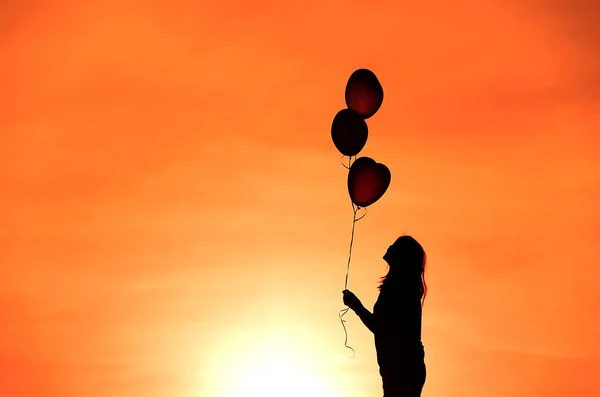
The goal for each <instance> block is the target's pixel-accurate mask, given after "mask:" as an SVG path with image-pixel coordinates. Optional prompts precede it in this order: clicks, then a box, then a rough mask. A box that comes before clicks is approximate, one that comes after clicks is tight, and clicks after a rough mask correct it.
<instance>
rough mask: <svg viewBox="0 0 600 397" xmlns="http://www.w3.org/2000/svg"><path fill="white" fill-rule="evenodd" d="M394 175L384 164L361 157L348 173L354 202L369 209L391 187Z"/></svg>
mask: <svg viewBox="0 0 600 397" xmlns="http://www.w3.org/2000/svg"><path fill="white" fill-rule="evenodd" d="M391 180H392V174H391V173H390V170H389V168H388V167H386V166H385V165H384V164H381V163H376V162H375V160H373V159H372V158H370V157H360V158H358V159H356V161H354V163H352V166H350V171H349V172H348V193H350V198H351V199H352V202H353V203H354V204H356V205H357V206H359V207H367V206H369V205H371V204H373V203H374V202H376V201H377V200H379V199H380V198H381V197H382V196H383V195H384V193H385V192H386V190H387V188H388V187H389V186H390V181H391Z"/></svg>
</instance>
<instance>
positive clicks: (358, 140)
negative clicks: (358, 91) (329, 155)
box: [331, 109, 369, 156]
mask: <svg viewBox="0 0 600 397" xmlns="http://www.w3.org/2000/svg"><path fill="white" fill-rule="evenodd" d="M368 137H369V128H368V127H367V123H366V122H365V120H364V119H363V118H362V117H361V116H360V115H359V114H358V113H356V112H355V111H354V110H352V109H342V110H340V111H339V112H338V113H337V114H336V115H335V117H334V118H333V122H332V123H331V139H332V140H333V144H334V145H335V147H336V148H337V149H338V150H339V151H340V153H342V154H343V155H344V156H356V155H357V154H358V153H359V152H360V151H361V150H362V148H363V147H365V144H366V143H367V138H368Z"/></svg>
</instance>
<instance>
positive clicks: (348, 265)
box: [339, 202, 367, 358]
mask: <svg viewBox="0 0 600 397" xmlns="http://www.w3.org/2000/svg"><path fill="white" fill-rule="evenodd" d="M360 209H361V207H359V206H355V205H354V202H352V212H353V218H352V234H351V237H350V249H349V252H348V264H347V265H346V280H345V282H344V290H347V289H348V275H349V273H350V261H351V260H352V246H353V244H354V230H355V226H356V222H358V221H360V220H361V219H362V218H364V217H365V216H366V215H367V209H366V208H364V210H365V213H364V214H363V215H362V216H361V217H360V218H357V217H356V214H357V213H358V211H359V210H360ZM348 310H350V308H349V307H346V308H344V309H342V310H340V313H339V318H340V322H341V323H342V327H343V328H344V335H345V339H344V347H346V348H348V349H350V350H352V357H351V358H354V356H355V355H356V352H355V351H354V349H353V348H352V347H351V346H349V345H348V330H347V329H346V325H345V324H344V323H345V322H346V320H344V319H343V317H344V315H345V314H346V313H348Z"/></svg>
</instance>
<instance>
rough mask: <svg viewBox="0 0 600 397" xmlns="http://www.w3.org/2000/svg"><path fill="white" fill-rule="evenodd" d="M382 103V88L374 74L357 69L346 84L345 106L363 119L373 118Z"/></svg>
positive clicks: (366, 70)
mask: <svg viewBox="0 0 600 397" xmlns="http://www.w3.org/2000/svg"><path fill="white" fill-rule="evenodd" d="M382 103H383V87H382V86H381V84H380V83H379V80H378V79H377V76H375V73H373V72H371V71H370V70H369V69H358V70H356V71H354V73H352V74H351V75H350V78H349V79H348V83H347V84H346V105H347V106H348V108H349V109H352V110H355V111H356V112H357V113H358V114H360V115H361V116H362V118H364V119H368V118H369V117H371V116H373V115H374V114H375V113H377V111H378V110H379V108H380V107H381V104H382Z"/></svg>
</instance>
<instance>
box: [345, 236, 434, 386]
mask: <svg viewBox="0 0 600 397" xmlns="http://www.w3.org/2000/svg"><path fill="white" fill-rule="evenodd" d="M383 259H384V260H385V261H386V262H387V263H388V265H389V271H388V274H387V275H386V276H385V277H383V278H382V282H381V284H380V285H379V290H380V292H379V297H378V299H377V302H376V303H375V306H374V307H373V313H371V312H369V310H367V309H366V308H365V307H364V306H363V304H362V303H361V301H360V300H359V299H358V298H357V297H356V295H354V294H353V293H352V292H350V291H348V290H344V291H343V301H344V304H345V305H346V306H348V307H349V308H350V309H352V310H354V312H355V313H356V314H357V315H358V317H359V318H360V319H361V320H362V322H363V323H364V324H365V326H366V327H367V328H368V329H369V330H370V331H371V332H373V334H374V337H375V350H376V351H377V363H378V364H379V373H380V374H381V379H382V383H383V396H384V397H420V396H421V391H422V390H423V385H424V384H425V376H426V371H425V350H424V348H423V344H422V342H421V313H422V305H423V302H424V300H425V295H426V294H427V284H426V283H425V264H426V255H425V251H424V250H423V247H421V245H420V244H419V243H418V242H417V241H416V240H415V239H414V238H412V237H410V236H401V237H399V238H398V239H397V240H396V242H394V244H392V245H391V246H390V247H389V248H388V250H387V251H386V253H385V255H384V256H383Z"/></svg>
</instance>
